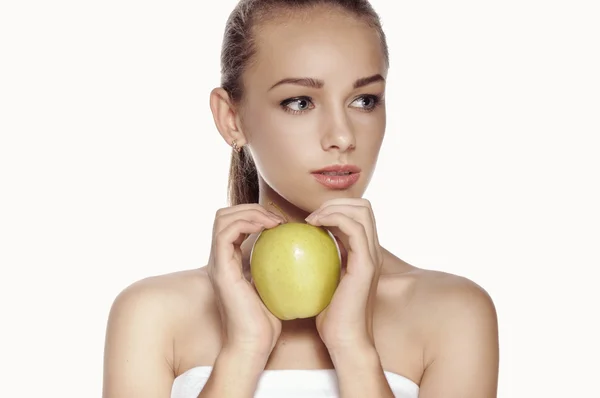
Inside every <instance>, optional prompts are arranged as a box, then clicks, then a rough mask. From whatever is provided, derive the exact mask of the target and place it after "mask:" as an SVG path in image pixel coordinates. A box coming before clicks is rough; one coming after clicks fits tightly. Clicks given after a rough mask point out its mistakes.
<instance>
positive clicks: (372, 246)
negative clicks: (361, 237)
mask: <svg viewBox="0 0 600 398" xmlns="http://www.w3.org/2000/svg"><path fill="white" fill-rule="evenodd" d="M331 213H343V214H346V215H347V216H349V217H350V218H352V219H353V220H355V221H358V222H360V223H361V224H363V226H364V228H365V232H366V234H367V241H368V243H369V252H370V253H371V256H372V258H373V259H376V258H377V252H376V250H377V245H378V244H379V242H378V241H377V234H376V231H375V227H374V226H373V217H372V216H371V209H370V208H368V207H366V206H363V205H350V204H331V205H328V206H326V207H324V208H322V209H321V210H319V211H318V212H316V213H313V215H312V217H311V216H309V217H307V221H311V220H313V219H315V218H319V217H322V216H325V215H328V214H331Z"/></svg>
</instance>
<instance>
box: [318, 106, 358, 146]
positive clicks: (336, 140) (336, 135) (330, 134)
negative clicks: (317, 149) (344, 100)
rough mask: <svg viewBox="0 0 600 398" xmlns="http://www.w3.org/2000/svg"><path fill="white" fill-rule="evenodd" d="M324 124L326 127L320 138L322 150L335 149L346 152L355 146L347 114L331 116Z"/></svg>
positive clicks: (354, 138)
mask: <svg viewBox="0 0 600 398" xmlns="http://www.w3.org/2000/svg"><path fill="white" fill-rule="evenodd" d="M324 125H325V126H326V128H325V131H324V134H323V138H322V139H321V146H322V147H323V150H325V151H328V150H331V149H337V150H338V151H340V152H346V151H348V150H351V149H354V148H356V136H355V134H354V131H353V128H352V124H351V123H350V121H349V120H348V117H347V115H345V114H341V115H336V116H335V117H331V118H329V120H328V121H327V122H326V123H324Z"/></svg>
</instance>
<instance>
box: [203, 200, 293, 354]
mask: <svg viewBox="0 0 600 398" xmlns="http://www.w3.org/2000/svg"><path fill="white" fill-rule="evenodd" d="M283 221H284V220H283V219H282V218H281V217H280V216H278V215H276V214H274V213H271V212H269V211H268V210H266V209H265V208H264V207H262V206H261V205H259V204H242V205H237V206H231V207H226V208H223V209H220V210H219V211H217V214H216V216H215V221H214V225H213V237H212V246H211V252H210V259H209V263H208V267H207V268H208V275H209V277H210V281H211V283H212V285H213V289H214V291H215V294H216V298H217V303H218V306H219V313H220V315H221V325H222V326H221V327H222V330H223V333H222V336H223V345H222V347H221V350H222V351H223V350H227V351H229V352H234V353H238V354H240V355H247V356H249V357H252V358H261V359H264V360H265V361H266V360H267V358H268V356H269V355H270V354H271V351H272V350H273V347H274V346H275V343H276V342H277V339H278V338H279V335H280V333H281V321H280V320H279V319H278V318H277V317H275V316H274V315H273V314H272V313H271V312H270V311H269V310H268V309H267V308H266V307H265V305H264V304H263V302H262V300H261V299H260V297H259V295H258V293H257V292H256V290H255V288H254V286H253V285H252V284H251V283H250V282H249V281H248V280H246V278H245V277H244V274H243V271H242V251H241V248H240V245H241V244H242V242H243V241H244V240H246V238H247V237H248V235H250V234H252V233H258V232H260V231H261V230H262V229H263V228H273V227H275V226H277V225H279V224H281V223H282V222H283Z"/></svg>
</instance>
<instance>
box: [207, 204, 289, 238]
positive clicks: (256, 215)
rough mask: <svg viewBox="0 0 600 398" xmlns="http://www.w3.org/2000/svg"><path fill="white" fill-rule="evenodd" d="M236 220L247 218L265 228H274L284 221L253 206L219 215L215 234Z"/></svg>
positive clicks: (216, 220)
mask: <svg viewBox="0 0 600 398" xmlns="http://www.w3.org/2000/svg"><path fill="white" fill-rule="evenodd" d="M236 220H246V221H251V222H254V223H258V224H262V225H263V226H264V227H265V228H273V227H275V226H276V225H279V224H281V223H282V222H283V219H281V218H277V217H275V216H271V215H268V214H266V213H265V212H263V211H260V210H259V209H255V208H251V209H247V210H241V211H237V212H232V213H227V214H224V215H219V216H217V218H216V219H215V226H214V231H213V234H215V235H216V234H218V233H219V232H221V231H222V230H223V229H225V228H227V226H229V225H230V224H231V223H233V222H234V221H236Z"/></svg>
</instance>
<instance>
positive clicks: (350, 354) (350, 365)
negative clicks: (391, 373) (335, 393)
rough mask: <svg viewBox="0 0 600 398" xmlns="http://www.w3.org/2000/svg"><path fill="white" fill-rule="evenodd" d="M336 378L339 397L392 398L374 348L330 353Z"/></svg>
mask: <svg viewBox="0 0 600 398" xmlns="http://www.w3.org/2000/svg"><path fill="white" fill-rule="evenodd" d="M330 356H331V360H332V362H333V366H334V367H335V372H336V375H337V377H338V386H339V389H340V397H342V398H352V397H361V398H362V397H377V398H393V397H394V394H393V392H392V389H391V388H390V385H389V383H388V381H387V378H386V377H385V374H384V372H383V367H382V366H381V362H380V360H379V354H378V353H377V351H376V350H375V348H374V347H371V348H365V349H355V350H348V351H346V352H345V353H330Z"/></svg>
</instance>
